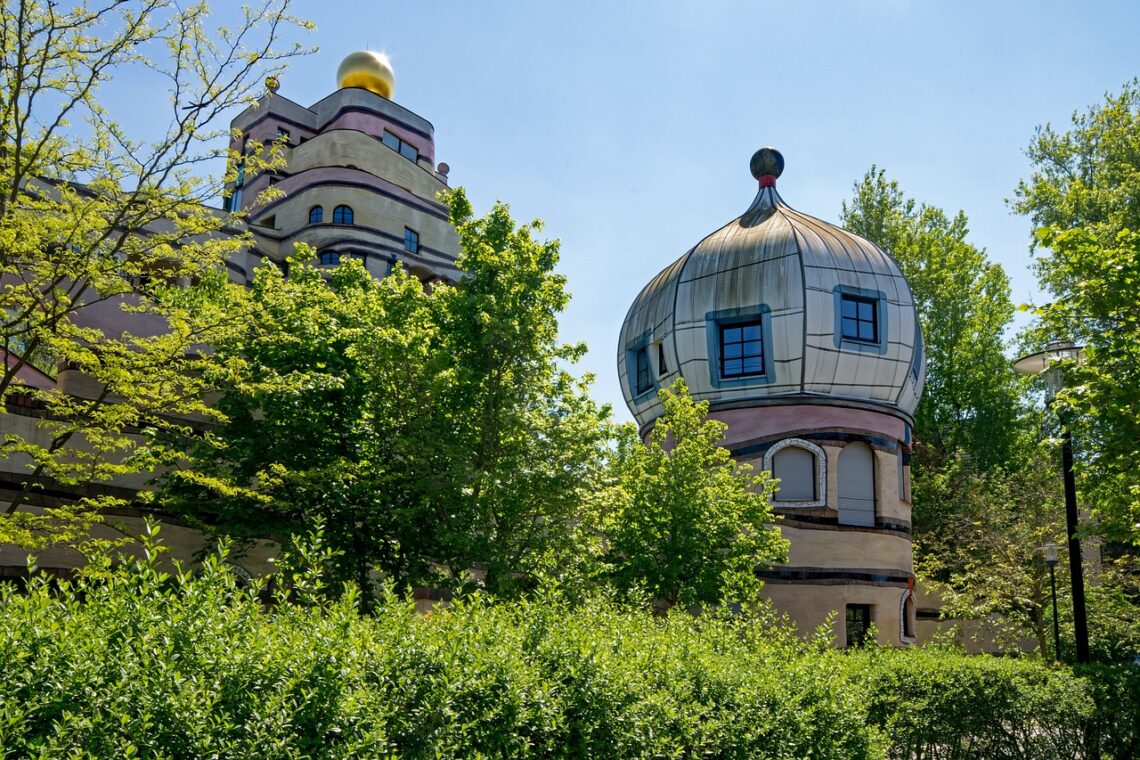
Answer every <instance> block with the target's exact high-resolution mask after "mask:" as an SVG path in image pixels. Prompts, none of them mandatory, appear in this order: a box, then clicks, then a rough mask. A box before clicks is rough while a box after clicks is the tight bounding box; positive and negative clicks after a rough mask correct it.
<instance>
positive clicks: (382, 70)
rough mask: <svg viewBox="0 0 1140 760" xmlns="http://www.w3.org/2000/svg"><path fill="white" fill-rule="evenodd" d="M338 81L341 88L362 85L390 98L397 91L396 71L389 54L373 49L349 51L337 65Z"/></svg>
mask: <svg viewBox="0 0 1140 760" xmlns="http://www.w3.org/2000/svg"><path fill="white" fill-rule="evenodd" d="M336 81H337V87H340V88H341V89H343V88H345V87H361V88H363V89H365V90H369V91H371V92H374V93H376V94H377V95H379V96H380V97H383V98H387V99H388V100H391V99H392V95H393V94H394V93H395V92H396V73H395V72H394V71H392V64H391V63H390V62H389V61H388V56H386V55H384V54H383V53H376V52H373V51H371V50H358V51H357V52H355V53H349V55H348V56H347V57H346V58H345V59H344V60H343V61H341V62H340V66H339V67H337V70H336Z"/></svg>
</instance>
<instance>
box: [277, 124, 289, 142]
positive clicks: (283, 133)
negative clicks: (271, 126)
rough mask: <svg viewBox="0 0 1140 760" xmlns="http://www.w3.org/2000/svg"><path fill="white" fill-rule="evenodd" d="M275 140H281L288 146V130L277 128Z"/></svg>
mask: <svg viewBox="0 0 1140 760" xmlns="http://www.w3.org/2000/svg"><path fill="white" fill-rule="evenodd" d="M277 139H278V140H283V141H284V142H285V144H286V145H288V144H289V130H287V129H285V127H278V128H277Z"/></svg>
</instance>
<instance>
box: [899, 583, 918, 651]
mask: <svg viewBox="0 0 1140 760" xmlns="http://www.w3.org/2000/svg"><path fill="white" fill-rule="evenodd" d="M914 619H915V608H914V592H913V591H911V590H910V589H909V588H908V589H907V590H906V591H904V592H903V598H902V604H900V605H899V634H900V637H901V638H903V639H914V638H915V635H914Z"/></svg>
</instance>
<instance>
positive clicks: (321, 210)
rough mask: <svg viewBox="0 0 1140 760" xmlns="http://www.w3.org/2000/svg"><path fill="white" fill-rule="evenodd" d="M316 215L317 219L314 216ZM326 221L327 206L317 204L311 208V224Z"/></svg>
mask: <svg viewBox="0 0 1140 760" xmlns="http://www.w3.org/2000/svg"><path fill="white" fill-rule="evenodd" d="M314 215H315V216H316V219H314V218H313V216H314ZM324 221H325V207H324V206H322V205H320V204H317V205H316V206H313V207H311V208H310V209H309V224H321V223H323V222H324Z"/></svg>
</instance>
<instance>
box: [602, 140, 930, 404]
mask: <svg viewBox="0 0 1140 760" xmlns="http://www.w3.org/2000/svg"><path fill="white" fill-rule="evenodd" d="M750 168H751V170H752V174H753V176H754V177H756V179H757V180H758V181H759V183H760V190H759V192H758V193H757V195H756V199H755V200H754V201H753V202H752V205H751V206H749V208H748V210H747V211H745V212H744V214H743V215H741V216H740V217H738V218H736V219H734V220H732V221H731V222H729V223H728V224H726V225H724V226H723V227H721V228H720V229H719V230H717V231H716V232H713V233H712V234H711V235H709V236H708V237H706V238H705V239H704V240H702V241H701V242H699V243H698V244H697V245H696V246H694V247H693V248H692V249H691V250H690V251H689V252H688V253H686V254H685V255H684V256H682V257H681V258H679V259H678V260H677V261H675V262H673V263H672V264H670V265H669V266H668V267H666V268H665V269H664V270H663V271H662V272H661V273H660V274H658V275H657V276H656V277H654V278H653V280H652V281H651V282H650V283H649V284H648V285H646V286H645V288H644V289H643V290H642V291H641V293H640V294H639V295H638V296H637V299H636V300H635V301H634V302H633V306H631V307H630V309H629V313H628V314H627V315H626V318H625V322H624V323H623V324H622V329H621V338H620V341H619V344H618V374H619V377H620V379H621V384H622V392H623V393H624V395H625V400H626V403H627V404H628V405H629V408H630V410H631V411H632V412H633V415H634V417H636V418H637V421H638V423H639V424H640V425H642V426H645V425H646V424H648V423H650V422H652V421H653V420H654V419H655V418H656V417H657V416H658V415H659V414H660V413H661V404H660V401H659V400H658V397H657V391H658V389H659V388H662V387H666V386H668V385H670V384H671V383H672V382H673V381H674V380H675V379H676V378H678V377H683V378H684V379H685V382H686V384H687V385H688V387H689V390H690V392H691V393H692V394H693V397H694V398H695V399H697V400H707V401H708V402H709V405H710V409H711V410H713V411H716V410H717V409H725V408H740V407H751V406H765V405H775V404H779V405H784V404H803V403H822V404H832V405H836V406H853V407H859V408H872V409H875V410H878V411H884V412H887V413H892V414H894V415H896V416H899V417H901V418H903V419H904V420H906V421H907V422H912V421H913V416H914V410H915V407H916V406H917V405H918V399H919V397H920V396H921V394H922V385H923V381H924V377H925V359H924V353H923V344H922V332H921V329H920V328H919V324H918V319H917V314H916V311H915V305H914V298H913V296H912V294H911V291H910V287H909V286H908V285H907V282H906V279H905V278H904V277H903V275H902V272H901V271H900V270H899V266H898V264H897V263H896V262H895V261H894V259H893V258H891V256H890V255H889V254H887V253H886V252H885V251H883V250H882V249H881V248H879V247H878V246H876V245H875V244H874V243H872V242H870V241H868V240H866V239H864V238H862V237H859V236H858V235H855V234H853V233H850V232H847V231H846V230H843V229H841V228H839V227H836V226H834V225H831V224H828V223H827V222H823V221H820V220H819V219H816V218H814V217H811V216H808V215H807V214H803V213H800V212H799V211H796V210H795V209H793V208H791V207H790V206H788V205H787V204H786V203H784V200H783V199H782V198H781V197H780V195H779V193H777V192H776V179H777V178H778V177H779V176H780V174H781V173H782V172H783V168H784V158H783V156H782V155H780V153H779V151H777V150H774V149H772V148H762V149H761V150H759V151H757V152H756V154H755V155H754V156H753V157H752V162H751V167H750Z"/></svg>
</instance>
